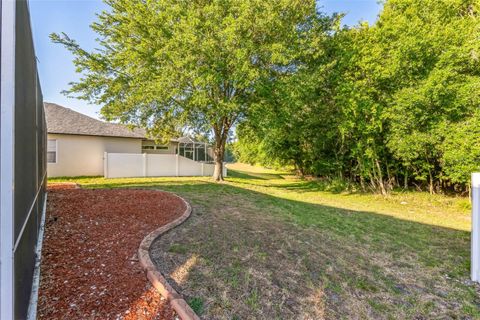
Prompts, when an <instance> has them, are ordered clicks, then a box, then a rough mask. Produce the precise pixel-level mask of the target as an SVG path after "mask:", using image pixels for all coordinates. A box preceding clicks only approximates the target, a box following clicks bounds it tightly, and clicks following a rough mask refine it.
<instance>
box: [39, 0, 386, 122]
mask: <svg viewBox="0 0 480 320" xmlns="http://www.w3.org/2000/svg"><path fill="white" fill-rule="evenodd" d="M318 4H319V6H320V7H321V10H322V11H324V12H326V13H329V14H330V13H333V12H344V13H346V14H347V15H346V16H345V18H344V20H343V23H344V24H346V25H355V24H357V23H358V22H359V21H369V22H370V23H373V22H375V20H376V17H377V15H378V13H379V12H380V10H381V5H380V4H378V0H318ZM105 8H106V6H105V5H104V4H103V3H102V2H101V1H100V0H30V15H31V19H32V29H33V38H34V42H35V51H36V55H37V58H38V61H39V63H38V68H39V73H40V82H41V84H42V92H43V97H44V100H45V101H48V102H54V103H58V104H60V105H63V106H65V107H69V108H71V109H74V110H77V111H79V112H82V113H85V114H88V115H89V116H92V117H95V118H98V111H99V110H100V107H101V106H93V105H90V104H88V103H87V102H85V101H82V100H77V99H69V98H67V97H65V96H64V95H63V94H61V91H62V90H65V89H67V88H68V83H69V82H71V81H75V80H76V79H78V78H79V74H77V73H76V72H75V68H74V66H73V63H72V55H71V54H70V53H69V52H68V51H67V50H65V49H64V48H63V47H62V46H60V45H58V44H53V43H51V41H50V39H49V37H48V36H49V34H50V33H52V32H65V33H66V34H68V35H69V36H70V37H71V38H73V39H75V40H77V41H78V43H79V44H80V45H81V46H82V47H83V48H86V49H93V48H94V47H95V37H96V35H95V33H93V32H92V31H91V30H90V28H89V26H90V24H91V23H92V22H93V21H95V18H96V17H95V13H97V12H100V11H101V10H102V9H105Z"/></svg>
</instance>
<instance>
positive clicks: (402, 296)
mask: <svg viewBox="0 0 480 320" xmlns="http://www.w3.org/2000/svg"><path fill="white" fill-rule="evenodd" d="M231 169H232V170H230V171H229V172H230V173H231V174H230V175H231V177H229V178H228V181H227V182H226V183H224V184H215V183H212V182H211V180H210V179H208V178H139V179H108V180H106V179H103V178H76V179H74V180H75V181H77V182H79V183H80V184H82V186H83V187H90V188H116V187H134V188H159V189H163V190H168V191H173V192H176V193H179V194H180V195H182V196H184V197H185V198H186V199H188V200H189V201H190V202H191V204H192V206H193V208H194V214H193V215H192V217H191V218H190V219H189V220H188V221H187V222H186V223H185V224H184V225H182V227H179V228H177V229H175V230H173V231H172V232H170V233H168V234H167V235H166V236H165V237H163V238H162V240H161V241H159V242H158V243H157V244H156V245H155V248H154V249H153V251H152V255H153V257H154V258H156V261H157V263H158V267H159V268H160V269H161V270H162V272H163V273H164V274H166V275H167V276H169V277H170V280H171V281H172V282H173V283H174V285H175V286H176V287H177V288H178V289H179V291H180V292H182V293H183V294H184V295H185V296H186V297H187V299H188V300H189V301H190V303H191V305H192V306H193V307H194V308H196V309H197V311H199V313H201V314H202V316H203V317H204V318H207V319H210V318H211V319H213V318H215V319H218V318H220V319H261V318H264V319H275V318H278V319H321V318H327V319H339V318H345V319H347V318H348V319H364V318H377V319H399V318H415V317H416V318H418V319H422V318H462V317H463V318H477V317H480V310H479V304H480V301H479V299H478V292H477V291H478V288H477V286H475V285H472V284H471V283H470V282H469V281H468V272H469V254H470V253H469V241H470V233H469V231H468V230H470V217H469V208H468V201H467V200H466V199H464V198H451V197H445V196H430V195H428V194H423V193H415V192H412V193H398V194H392V195H391V196H389V197H388V198H383V197H381V196H377V195H372V194H346V193H336V192H334V190H333V191H332V190H329V186H327V185H324V184H322V183H320V182H315V181H304V180H300V179H296V178H295V177H293V176H291V175H288V174H287V173H279V172H275V171H271V170H264V169H259V168H253V167H249V166H245V165H235V166H233V167H231Z"/></svg>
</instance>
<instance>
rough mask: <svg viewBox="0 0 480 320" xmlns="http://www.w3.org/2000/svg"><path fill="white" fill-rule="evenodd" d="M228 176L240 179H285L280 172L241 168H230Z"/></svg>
mask: <svg viewBox="0 0 480 320" xmlns="http://www.w3.org/2000/svg"><path fill="white" fill-rule="evenodd" d="M228 177H231V178H238V179H253V180H274V179H282V180H283V179H285V178H284V177H283V175H282V174H280V173H263V172H262V173H256V172H255V173H254V172H246V171H240V170H233V169H228Z"/></svg>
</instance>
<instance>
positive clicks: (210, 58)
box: [51, 0, 330, 180]
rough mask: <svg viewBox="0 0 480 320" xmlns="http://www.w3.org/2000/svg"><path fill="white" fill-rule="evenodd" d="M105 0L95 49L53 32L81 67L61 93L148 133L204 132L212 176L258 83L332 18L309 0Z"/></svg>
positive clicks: (284, 71) (290, 62)
mask: <svg viewBox="0 0 480 320" xmlns="http://www.w3.org/2000/svg"><path fill="white" fill-rule="evenodd" d="M104 1H105V3H106V4H107V5H108V6H109V9H108V10H106V11H103V12H101V13H100V14H99V15H98V21H97V22H95V23H93V24H92V26H91V27H92V29H93V30H94V31H95V32H96V33H97V34H98V37H99V38H98V39H97V42H98V46H99V48H97V49H96V50H94V51H93V52H88V51H86V50H84V49H82V48H81V47H80V45H79V44H78V43H77V42H75V41H74V40H73V39H71V38H69V37H68V35H66V34H52V35H51V38H52V40H53V41H54V42H57V43H61V44H62V45H64V46H65V47H66V48H67V49H68V50H70V51H71V52H72V53H73V55H74V57H75V58H74V64H75V66H76V67H77V71H78V72H79V73H81V74H82V78H81V79H80V80H79V81H78V82H74V83H72V84H71V87H70V88H69V89H68V90H67V91H66V92H67V94H70V95H73V96H76V97H79V98H81V99H86V100H88V101H91V102H93V103H96V104H99V105H102V106H103V107H102V109H101V114H102V115H103V116H104V117H105V118H106V119H107V120H118V121H121V122H123V123H128V124H132V125H138V126H141V127H144V128H146V129H148V132H149V133H150V134H151V135H152V137H154V138H156V139H167V138H169V137H171V136H173V135H175V134H177V132H178V131H182V130H183V131H193V132H197V133H202V134H207V135H210V136H212V137H213V141H214V150H215V152H214V153H215V159H216V170H215V179H217V180H221V179H222V170H221V166H222V160H223V156H224V150H225V143H226V141H227V139H228V137H229V134H230V133H231V128H232V126H233V125H235V124H236V123H237V122H239V121H240V120H244V119H246V118H247V116H248V113H249V109H250V107H251V106H252V105H254V104H255V103H257V101H258V94H259V92H260V91H265V88H268V87H271V85H272V83H273V82H275V81H278V79H281V78H282V77H288V76H289V75H290V74H292V73H294V72H295V68H296V64H297V63H296V61H297V59H298V56H299V53H301V52H302V51H301V50H299V48H300V47H301V46H302V45H303V43H304V42H306V41H307V39H310V38H311V34H312V33H313V32H315V34H317V33H324V32H326V31H327V30H329V27H328V24H329V21H330V19H328V18H326V17H324V16H322V15H321V14H319V13H318V12H317V11H316V5H315V1H314V0H272V1H262V0H242V1H238V0H214V1H205V0H190V1H185V0H146V1H137V0H104Z"/></svg>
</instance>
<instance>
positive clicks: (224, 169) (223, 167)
mask: <svg viewBox="0 0 480 320" xmlns="http://www.w3.org/2000/svg"><path fill="white" fill-rule="evenodd" d="M225 165H226V163H225V162H224V163H223V166H222V169H223V172H222V176H223V177H224V178H226V177H227V166H225Z"/></svg>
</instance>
